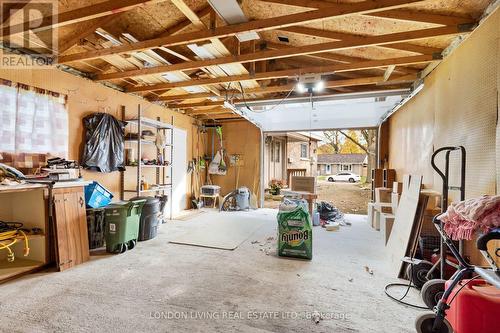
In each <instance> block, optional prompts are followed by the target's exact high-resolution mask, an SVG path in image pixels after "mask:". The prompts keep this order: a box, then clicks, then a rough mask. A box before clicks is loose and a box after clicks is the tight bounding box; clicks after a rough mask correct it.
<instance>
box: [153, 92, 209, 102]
mask: <svg viewBox="0 0 500 333" xmlns="http://www.w3.org/2000/svg"><path fill="white" fill-rule="evenodd" d="M210 97H217V96H215V95H214V94H211V93H196V94H183V95H169V96H158V97H157V98H156V99H155V100H157V101H162V102H177V101H185V100H190V99H199V98H210Z"/></svg>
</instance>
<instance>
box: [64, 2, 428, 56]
mask: <svg viewBox="0 0 500 333" xmlns="http://www.w3.org/2000/svg"><path fill="white" fill-rule="evenodd" d="M420 1H422V0H379V1H372V0H368V1H364V2H359V3H353V4H349V5H346V6H342V8H340V7H339V8H337V7H331V8H327V9H324V10H312V11H307V12H302V13H296V14H290V15H284V16H280V17H272V18H267V19H262V20H256V21H249V22H245V23H240V24H235V25H231V26H222V27H218V28H216V29H214V30H200V31H196V32H191V33H185V34H178V35H175V36H167V37H161V38H153V39H150V40H145V41H142V42H138V43H134V44H130V45H123V46H115V47H112V48H108V49H102V50H96V51H92V52H83V53H77V54H73V55H67V56H63V57H60V58H59V63H68V62H74V61H82V60H88V59H95V58H99V57H102V56H106V55H110V54H122V53H128V52H135V51H142V50H145V49H151V48H156V47H158V46H166V47H168V46H174V45H182V44H189V43H196V42H200V41H203V40H207V39H212V38H223V37H228V36H234V35H237V34H238V33H241V32H247V31H256V32H258V31H265V30H272V29H276V28H280V27H285V26H291V25H297V24H304V23H308V22H314V21H318V20H322V19H325V18H330V17H342V16H347V15H352V14H364V13H365V14H366V13H371V12H375V11H379V10H384V9H394V8H400V7H404V6H407V5H408V4H412V3H416V2H420Z"/></svg>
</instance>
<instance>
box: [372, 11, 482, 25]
mask: <svg viewBox="0 0 500 333" xmlns="http://www.w3.org/2000/svg"><path fill="white" fill-rule="evenodd" d="M367 15H369V16H376V17H383V18H389V19H395V20H402V21H416V22H425V23H434V24H441V25H458V24H467V23H473V22H474V19H473V18H470V17H463V16H449V15H440V14H432V13H426V12H422V11H410V10H401V9H398V10H387V11H381V12H376V13H369V14H367Z"/></svg>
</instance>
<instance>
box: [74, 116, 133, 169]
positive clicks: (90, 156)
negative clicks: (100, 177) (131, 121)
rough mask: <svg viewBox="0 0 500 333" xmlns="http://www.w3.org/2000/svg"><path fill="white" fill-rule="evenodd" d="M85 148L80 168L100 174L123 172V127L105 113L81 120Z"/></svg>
mask: <svg viewBox="0 0 500 333" xmlns="http://www.w3.org/2000/svg"><path fill="white" fill-rule="evenodd" d="M83 125H84V127H85V148H84V151H83V156H82V166H83V167H84V168H86V169H90V170H96V171H100V172H106V173H107V172H113V171H124V170H125V163H124V162H125V158H124V147H125V140H124V135H125V125H126V123H125V122H123V121H119V120H117V119H116V118H115V117H113V116H112V115H109V114H107V113H94V114H91V115H90V116H87V117H85V118H84V119H83Z"/></svg>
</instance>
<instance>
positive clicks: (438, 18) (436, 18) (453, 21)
mask: <svg viewBox="0 0 500 333" xmlns="http://www.w3.org/2000/svg"><path fill="white" fill-rule="evenodd" d="M260 1H263V2H271V3H276V4H282V5H290V6H296V7H305V8H311V9H312V8H314V9H327V8H331V7H332V6H335V7H338V6H345V4H338V3H333V2H328V1H314V0H260ZM366 15H369V16H377V17H383V18H390V19H396V20H403V21H415V22H425V23H434V24H441V25H457V24H464V23H472V22H474V20H473V19H472V18H470V17H463V16H449V15H440V14H433V13H426V12H423V11H411V10H402V9H391V10H386V11H378V12H373V13H368V14H366Z"/></svg>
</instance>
